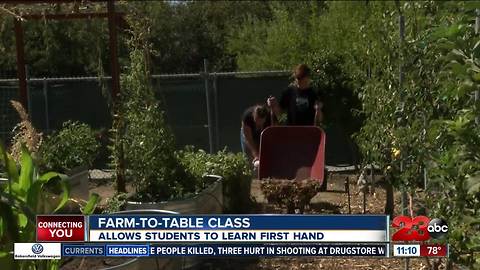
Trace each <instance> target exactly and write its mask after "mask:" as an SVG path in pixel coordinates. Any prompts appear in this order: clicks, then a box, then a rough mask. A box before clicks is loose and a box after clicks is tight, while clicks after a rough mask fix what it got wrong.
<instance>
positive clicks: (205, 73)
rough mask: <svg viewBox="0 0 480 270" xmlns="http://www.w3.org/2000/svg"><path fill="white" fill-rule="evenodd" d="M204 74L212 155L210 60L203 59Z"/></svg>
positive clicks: (211, 151) (209, 141)
mask: <svg viewBox="0 0 480 270" xmlns="http://www.w3.org/2000/svg"><path fill="white" fill-rule="evenodd" d="M203 72H204V74H203V75H204V79H205V98H206V103H207V122H208V145H209V150H210V153H213V126H212V112H211V109H210V91H209V87H208V79H209V74H208V60H207V59H203Z"/></svg>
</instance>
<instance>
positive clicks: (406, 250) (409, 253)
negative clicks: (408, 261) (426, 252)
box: [393, 245, 420, 257]
mask: <svg viewBox="0 0 480 270" xmlns="http://www.w3.org/2000/svg"><path fill="white" fill-rule="evenodd" d="M393 256H395V257H420V245H393Z"/></svg>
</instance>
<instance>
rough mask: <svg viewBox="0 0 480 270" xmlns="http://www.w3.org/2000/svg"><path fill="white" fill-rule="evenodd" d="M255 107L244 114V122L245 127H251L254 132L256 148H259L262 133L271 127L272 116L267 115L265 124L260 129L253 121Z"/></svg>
mask: <svg viewBox="0 0 480 270" xmlns="http://www.w3.org/2000/svg"><path fill="white" fill-rule="evenodd" d="M254 109H255V107H250V108H248V109H247V110H245V112H244V113H243V116H242V122H243V124H244V125H245V126H248V127H250V129H251V130H252V136H253V141H254V142H255V144H256V146H257V147H258V146H259V144H260V135H261V134H262V131H263V130H264V129H265V128H267V127H268V126H270V123H271V121H270V115H267V119H266V120H265V124H264V125H263V127H262V128H260V129H258V128H257V125H256V124H255V121H254V120H253V110H254Z"/></svg>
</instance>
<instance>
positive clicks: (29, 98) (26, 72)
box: [25, 65, 33, 120]
mask: <svg viewBox="0 0 480 270" xmlns="http://www.w3.org/2000/svg"><path fill="white" fill-rule="evenodd" d="M25 77H26V81H27V84H26V85H27V108H26V109H27V112H28V114H29V115H30V120H32V119H33V117H32V99H31V96H30V94H31V93H30V72H29V70H28V66H27V65H25Z"/></svg>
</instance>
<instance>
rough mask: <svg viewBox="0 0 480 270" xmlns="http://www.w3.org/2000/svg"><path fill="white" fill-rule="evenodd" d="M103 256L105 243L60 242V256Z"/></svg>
mask: <svg viewBox="0 0 480 270" xmlns="http://www.w3.org/2000/svg"><path fill="white" fill-rule="evenodd" d="M64 256H65V257H88V256H93V257H96V256H105V245H98V244H96V245H79V244H74V245H71V244H62V257H64Z"/></svg>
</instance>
